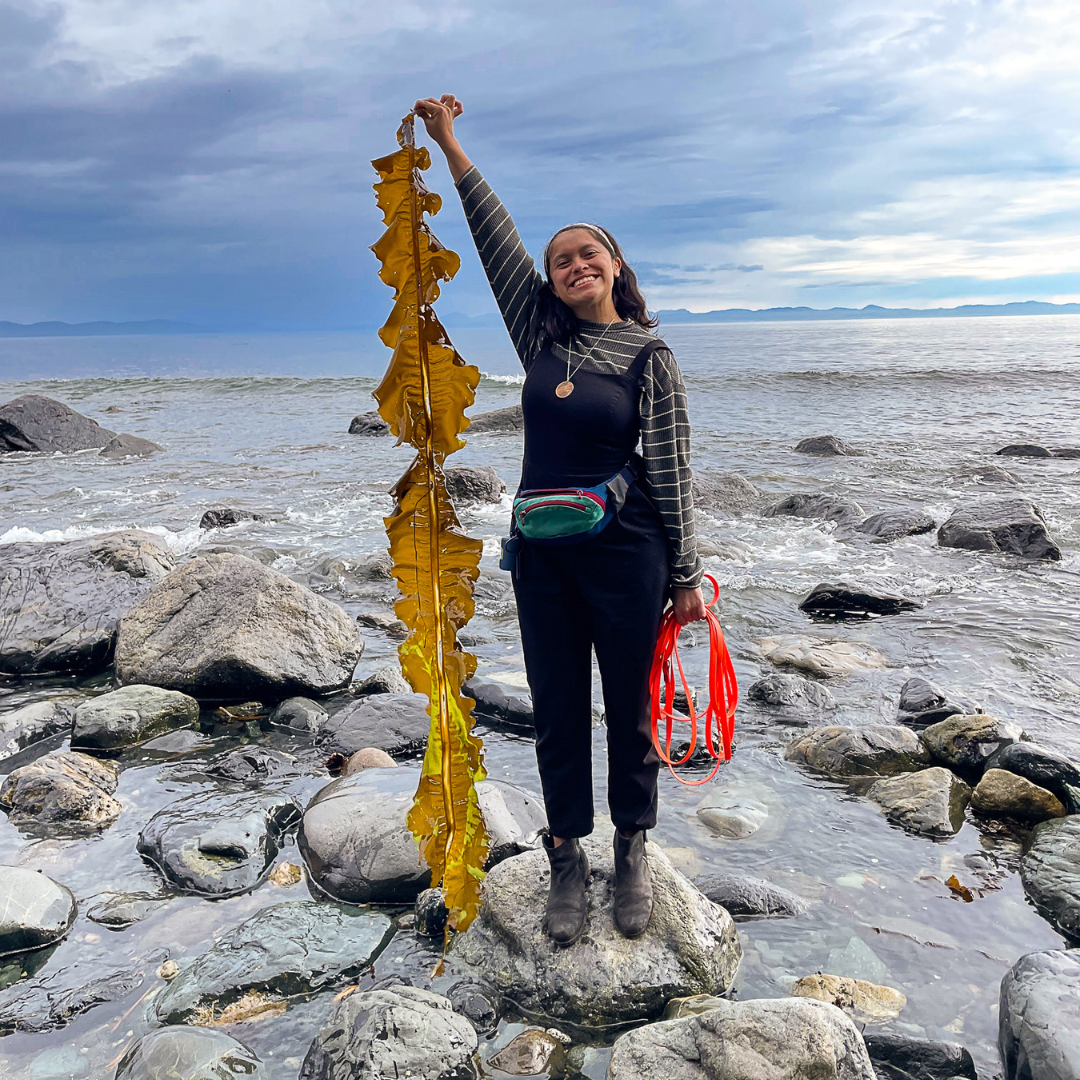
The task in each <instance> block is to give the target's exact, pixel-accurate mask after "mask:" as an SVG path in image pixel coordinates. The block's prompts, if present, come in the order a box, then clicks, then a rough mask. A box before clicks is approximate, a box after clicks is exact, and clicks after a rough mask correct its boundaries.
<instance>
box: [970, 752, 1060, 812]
mask: <svg viewBox="0 0 1080 1080" xmlns="http://www.w3.org/2000/svg"><path fill="white" fill-rule="evenodd" d="M986 768H987V769H988V770H989V769H1007V770H1008V771H1009V772H1012V773H1016V775H1017V776H1023V777H1024V778H1025V779H1027V780H1030V781H1031V782H1032V783H1033V784H1038V785H1039V786H1040V787H1044V788H1046V789H1047V791H1052V792H1053V793H1054V794H1055V795H1056V796H1057V797H1058V798H1059V799H1060V800H1061V802H1062V804H1063V805H1064V806H1065V808H1066V809H1067V810H1068V812H1069V813H1070V814H1076V813H1080V769H1078V768H1077V767H1076V765H1075V764H1074V763H1073V762H1071V761H1070V760H1069V759H1068V758H1067V757H1064V756H1062V755H1061V754H1055V753H1054V752H1053V751H1052V750H1047V749H1046V748H1045V747H1042V746H1039V745H1038V744H1036V743H1030V742H1017V743H1010V744H1009V745H1008V746H1003V747H1002V748H1001V749H1000V750H998V751H997V753H995V754H992V755H991V756H990V757H989V758H988V759H987V761H986Z"/></svg>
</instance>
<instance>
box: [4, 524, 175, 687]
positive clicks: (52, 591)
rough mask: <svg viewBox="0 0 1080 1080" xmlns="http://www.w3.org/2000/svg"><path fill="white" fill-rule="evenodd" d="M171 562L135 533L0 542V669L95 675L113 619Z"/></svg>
mask: <svg viewBox="0 0 1080 1080" xmlns="http://www.w3.org/2000/svg"><path fill="white" fill-rule="evenodd" d="M173 564H174V560H173V556H172V553H171V552H170V551H169V549H168V548H167V547H166V546H165V545H164V544H163V543H162V541H161V539H160V537H157V536H154V535H153V534H152V533H145V532H140V531H139V530H137V529H129V530H124V531H120V532H112V533H101V534H99V535H97V536H91V537H87V538H86V539H83V540H67V541H62V542H59V543H41V544H38V543H17V544H0V672H3V673H6V674H12V675H43V674H48V673H50V672H71V673H74V674H79V675H92V674H95V673H97V672H99V671H103V670H104V669H105V668H106V667H107V666H108V664H109V662H110V661H111V660H112V655H113V646H114V644H115V641H116V624H117V621H118V620H119V619H120V617H121V616H122V615H124V614H125V613H126V612H127V611H128V610H129V609H130V608H131V607H132V605H134V604H135V602H136V601H137V600H138V599H139V598H140V597H141V596H142V595H143V594H145V593H146V592H147V591H149V590H150V589H151V588H152V587H153V586H154V585H155V583H156V582H158V581H159V580H160V579H162V578H164V577H165V576H166V574H168V573H169V571H170V570H171V569H172V567H173Z"/></svg>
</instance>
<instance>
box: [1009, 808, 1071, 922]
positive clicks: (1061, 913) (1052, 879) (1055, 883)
mask: <svg viewBox="0 0 1080 1080" xmlns="http://www.w3.org/2000/svg"><path fill="white" fill-rule="evenodd" d="M1020 878H1021V880H1022V881H1023V883H1024V892H1026V893H1027V897H1028V899H1029V900H1030V901H1031V902H1032V903H1033V904H1034V905H1035V908H1036V909H1037V910H1038V912H1039V914H1040V915H1042V916H1043V918H1045V919H1047V920H1048V921H1049V922H1050V923H1051V925H1053V926H1054V927H1055V928H1056V929H1057V930H1058V931H1059V932H1060V933H1061V934H1063V935H1064V936H1065V937H1067V938H1069V939H1070V940H1071V941H1073V942H1076V943H1080V817H1078V816H1076V815H1072V816H1070V817H1066V818H1056V819H1054V820H1053V821H1044V822H1042V824H1040V825H1037V826H1036V827H1035V831H1034V832H1033V834H1032V840H1031V846H1030V848H1029V849H1028V851H1027V854H1026V855H1024V857H1023V859H1021V860H1020Z"/></svg>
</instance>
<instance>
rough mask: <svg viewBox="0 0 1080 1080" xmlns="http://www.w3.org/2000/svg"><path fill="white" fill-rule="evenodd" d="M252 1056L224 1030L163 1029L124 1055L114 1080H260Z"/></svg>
mask: <svg viewBox="0 0 1080 1080" xmlns="http://www.w3.org/2000/svg"><path fill="white" fill-rule="evenodd" d="M265 1075H266V1074H265V1073H264V1072H263V1070H262V1067H261V1063H260V1061H259V1059H258V1057H257V1056H256V1054H255V1053H254V1052H253V1051H251V1050H249V1049H248V1048H247V1047H246V1046H245V1045H244V1044H243V1043H242V1042H237V1041H236V1039H234V1038H232V1036H230V1035H226V1034H225V1032H224V1031H215V1030H214V1029H213V1028H201V1027H187V1026H186V1025H185V1026H177V1027H163V1028H158V1029H157V1030H156V1031H151V1032H148V1033H147V1034H146V1035H143V1037H142V1038H141V1039H138V1040H137V1041H136V1042H135V1043H133V1044H132V1046H131V1047H130V1048H129V1049H128V1050H127V1051H126V1052H125V1053H124V1056H123V1057H122V1058H121V1059H120V1064H119V1065H117V1067H116V1077H115V1080H230V1078H231V1077H234V1076H237V1077H239V1076H242V1077H245V1080H260V1078H261V1077H264V1076H265Z"/></svg>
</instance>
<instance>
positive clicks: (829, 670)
mask: <svg viewBox="0 0 1080 1080" xmlns="http://www.w3.org/2000/svg"><path fill="white" fill-rule="evenodd" d="M758 645H759V646H760V648H761V651H762V652H763V653H764V654H765V657H766V658H767V659H768V661H769V662H770V663H772V664H776V666H777V667H794V668H800V669H801V670H803V671H808V672H809V673H810V674H811V675H816V676H819V677H820V678H823V679H831V678H842V677H843V676H845V675H850V674H852V673H853V672H856V671H867V670H871V669H873V668H882V667H885V657H884V656H882V655H881V653H880V652H878V650H877V649H875V648H874V647H873V646H872V645H865V644H863V642H861V641H826V640H823V639H821V638H812V637H807V636H805V635H803V634H786V635H784V636H783V637H776V638H762V639H761V641H759V642H758Z"/></svg>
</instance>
